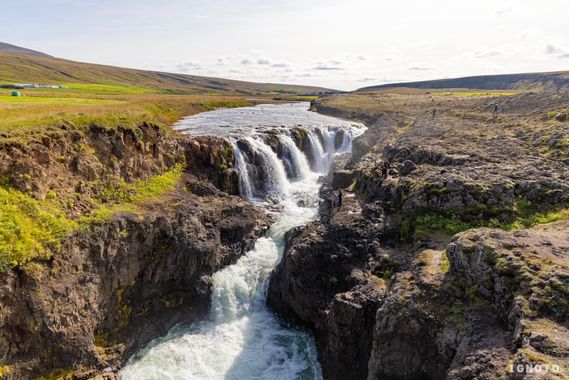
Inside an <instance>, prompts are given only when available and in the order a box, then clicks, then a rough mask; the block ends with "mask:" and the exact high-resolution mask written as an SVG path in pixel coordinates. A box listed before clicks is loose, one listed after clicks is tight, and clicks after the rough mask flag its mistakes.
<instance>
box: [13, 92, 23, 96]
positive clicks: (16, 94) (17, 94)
mask: <svg viewBox="0 0 569 380" xmlns="http://www.w3.org/2000/svg"><path fill="white" fill-rule="evenodd" d="M12 96H22V93H21V92H20V91H12Z"/></svg>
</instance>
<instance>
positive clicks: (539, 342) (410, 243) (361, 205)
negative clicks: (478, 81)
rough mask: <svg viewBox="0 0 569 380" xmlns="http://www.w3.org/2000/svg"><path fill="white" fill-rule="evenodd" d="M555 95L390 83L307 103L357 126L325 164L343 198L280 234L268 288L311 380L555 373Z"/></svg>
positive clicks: (560, 264) (565, 230) (563, 208)
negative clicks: (318, 375)
mask: <svg viewBox="0 0 569 380" xmlns="http://www.w3.org/2000/svg"><path fill="white" fill-rule="evenodd" d="M568 101H569V95H568V94H567V93H563V94H559V93H556V94H547V93H534V94H519V95H514V96H507V97H496V96H491V95H489V96H470V95H453V94H450V95H443V94H441V95H437V94H431V93H425V92H416V91H411V90H409V91H408V90H403V91H391V92H378V93H372V94H347V95H339V96H331V97H325V98H321V99H320V100H318V101H317V102H315V103H314V104H313V109H314V110H316V111H318V112H323V113H326V114H331V115H334V116H339V117H346V118H351V119H357V120H360V121H364V122H366V124H367V125H368V127H369V130H368V131H367V132H366V133H365V134H364V135H363V136H362V137H360V138H359V139H358V140H356V141H355V142H354V154H353V158H352V160H351V162H349V163H348V164H347V165H346V167H345V168H339V169H338V170H337V171H336V173H335V176H334V178H335V181H336V183H335V186H337V187H345V186H348V185H349V184H351V186H349V188H348V189H347V195H346V196H345V201H344V204H343V206H342V208H341V209H339V210H337V209H336V210H330V209H329V208H328V207H327V206H323V212H322V215H321V220H319V221H316V222H314V223H312V224H310V225H308V226H306V227H302V228H299V229H295V230H293V231H291V232H290V233H289V234H288V237H287V247H286V250H285V254H284V257H283V260H282V262H281V264H280V265H279V266H278V267H277V270H276V272H275V273H274V275H273V277H272V279H271V283H270V286H269V296H268V302H269V304H270V305H271V306H272V307H273V308H274V309H275V310H277V311H279V312H280V313H281V314H282V315H283V316H284V317H286V318H288V319H289V320H292V321H295V322H300V323H302V324H304V325H306V326H308V327H309V328H311V329H312V330H313V331H314V333H315V335H316V338H317V345H318V349H319V359H320V361H321V364H322V366H323V370H324V373H325V377H326V378H330V379H345V378H356V379H366V378H368V379H473V378H476V379H521V378H524V379H563V378H565V377H566V376H567V374H568V372H567V371H568V370H569V351H568V350H567V347H569V334H568V332H569V330H568V328H569V326H568V324H567V315H568V312H569V309H568V303H567V296H568V295H569V256H568V255H569V224H568V223H567V222H564V221H563V220H564V219H567V217H568V216H569V214H568V213H567V207H568V206H569V204H568V202H569V180H568V177H567V173H569V170H568V169H569V161H568V155H569V151H568V144H567V136H568V134H567V132H568V130H567V125H566V120H567V110H566V108H565V107H566V105H567V104H568ZM496 102H498V103H500V105H501V107H502V109H503V110H504V111H503V112H502V113H501V114H500V115H499V118H498V121H497V123H492V122H491V117H492V115H491V111H490V110H491V106H492V104H494V103H496ZM434 108H436V109H437V112H436V115H435V118H433V116H432V110H433V109H434ZM385 159H388V160H389V161H390V162H391V164H392V169H391V170H390V171H389V176H388V178H386V179H382V176H381V170H380V163H381V162H382V161H383V160H385ZM461 231H464V232H461ZM458 232H461V233H458ZM457 233H458V234H457ZM536 365H537V366H541V367H539V369H540V370H541V372H539V373H535V371H534V373H531V372H532V369H535V368H536V367H535V366H536ZM543 368H547V372H546V371H544V370H543Z"/></svg>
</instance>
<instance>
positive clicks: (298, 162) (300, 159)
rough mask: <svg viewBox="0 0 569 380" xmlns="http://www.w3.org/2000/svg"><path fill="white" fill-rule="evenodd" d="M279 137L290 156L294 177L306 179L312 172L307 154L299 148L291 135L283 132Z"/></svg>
mask: <svg viewBox="0 0 569 380" xmlns="http://www.w3.org/2000/svg"><path fill="white" fill-rule="evenodd" d="M278 138H279V141H280V142H281V144H283V146H284V147H285V148H286V150H287V152H288V154H289V156H290V161H291V165H292V168H293V170H294V174H295V176H294V179H297V180H303V179H305V178H306V177H307V176H308V175H309V174H310V165H309V164H308V160H307V159H306V156H305V155H304V153H302V152H301V151H300V149H298V147H297V146H296V144H295V143H294V141H293V140H292V138H291V137H290V136H288V135H285V134H282V135H279V136H278Z"/></svg>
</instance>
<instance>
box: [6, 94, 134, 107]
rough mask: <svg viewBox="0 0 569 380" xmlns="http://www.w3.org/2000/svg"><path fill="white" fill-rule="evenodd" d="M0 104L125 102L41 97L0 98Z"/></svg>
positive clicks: (122, 102) (118, 101)
mask: <svg viewBox="0 0 569 380" xmlns="http://www.w3.org/2000/svg"><path fill="white" fill-rule="evenodd" d="M0 103H8V104H16V105H18V104H22V103H24V104H25V103H35V104H38V103H41V104H70V105H74V104H77V105H101V104H125V103H127V101H125V100H115V99H92V98H52V97H41V96H0Z"/></svg>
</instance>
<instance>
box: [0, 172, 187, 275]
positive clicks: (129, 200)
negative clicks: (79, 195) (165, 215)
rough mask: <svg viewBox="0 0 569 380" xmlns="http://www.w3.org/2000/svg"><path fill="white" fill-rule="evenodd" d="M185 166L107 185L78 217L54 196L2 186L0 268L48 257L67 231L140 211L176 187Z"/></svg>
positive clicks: (0, 196)
mask: <svg viewBox="0 0 569 380" xmlns="http://www.w3.org/2000/svg"><path fill="white" fill-rule="evenodd" d="M182 169H183V165H182V164H178V165H176V166H175V167H174V168H173V169H172V170H169V171H167V172H165V173H164V174H161V175H157V176H154V177H153V178H151V179H149V180H147V181H139V182H137V183H134V184H127V183H124V182H121V183H119V184H117V185H115V186H113V187H108V188H107V189H105V191H104V192H103V195H102V196H101V197H100V198H99V199H94V200H92V201H93V203H94V205H95V209H94V211H93V212H92V213H91V214H90V215H86V216H82V217H80V218H79V219H77V220H72V219H70V218H69V217H68V216H67V215H66V213H65V211H64V209H63V207H62V205H61V202H60V200H58V199H56V197H54V196H52V197H48V198H47V199H46V200H36V199H33V198H31V197H30V196H29V195H27V194H24V193H22V192H20V191H18V190H15V189H13V188H11V187H9V186H8V185H6V184H4V185H3V186H1V187H0V271H6V270H7V269H9V268H11V267H16V266H23V265H24V264H26V263H28V262H30V261H32V260H36V259H39V260H41V259H48V258H49V257H51V255H52V254H53V253H55V252H57V251H58V250H59V249H60V248H61V241H62V240H63V239H64V238H65V237H66V236H67V235H69V234H71V233H72V232H74V231H78V230H81V229H84V228H86V227H87V226H89V225H91V224H97V223H102V222H105V221H108V220H109V219H110V218H112V216H113V215H115V214H116V213H120V212H123V213H124V212H127V213H141V212H142V208H141V206H142V205H143V204H144V203H146V202H149V201H152V200H155V199H157V198H159V197H161V196H163V195H165V194H166V193H168V192H170V191H173V190H174V189H175V188H176V184H177V183H178V181H179V180H180V178H181V176H182Z"/></svg>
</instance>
